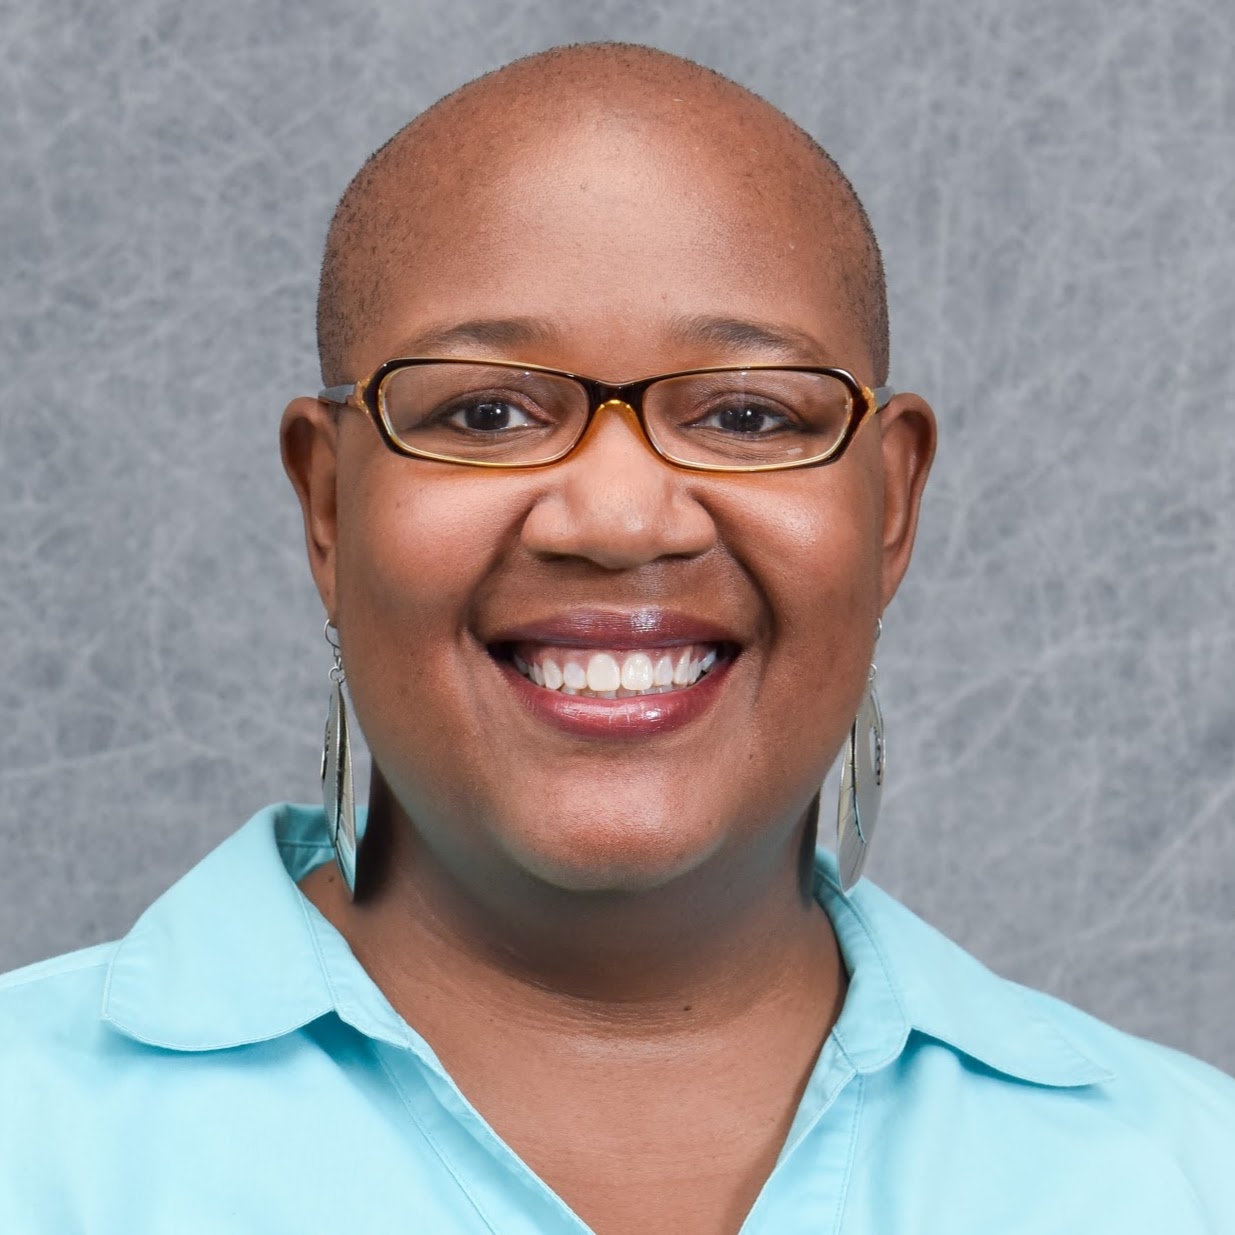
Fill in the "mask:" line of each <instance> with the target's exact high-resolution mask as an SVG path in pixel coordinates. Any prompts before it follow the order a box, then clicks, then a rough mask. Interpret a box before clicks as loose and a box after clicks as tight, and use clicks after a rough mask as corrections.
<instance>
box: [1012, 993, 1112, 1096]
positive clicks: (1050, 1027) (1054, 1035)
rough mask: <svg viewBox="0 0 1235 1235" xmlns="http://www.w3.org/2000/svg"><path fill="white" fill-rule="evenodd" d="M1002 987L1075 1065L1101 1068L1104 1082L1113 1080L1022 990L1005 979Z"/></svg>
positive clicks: (1104, 1066)
mask: <svg viewBox="0 0 1235 1235" xmlns="http://www.w3.org/2000/svg"><path fill="white" fill-rule="evenodd" d="M1001 980H1002V981H1003V983H1004V986H1005V987H1006V988H1008V989H1009V990H1010V993H1011V994H1012V995H1013V996H1014V997H1015V999H1016V1002H1017V1003H1018V1004H1019V1005H1020V1006H1021V1008H1023V1009H1024V1012H1025V1017H1026V1019H1027V1020H1028V1021H1030V1022H1031V1023H1032V1024H1033V1025H1034V1026H1035V1027H1036V1028H1038V1029H1040V1030H1042V1031H1044V1032H1045V1034H1046V1035H1047V1036H1048V1037H1049V1038H1050V1039H1051V1040H1052V1045H1055V1044H1058V1045H1061V1046H1062V1047H1063V1048H1064V1049H1065V1050H1066V1051H1067V1052H1068V1054H1069V1055H1071V1056H1072V1058H1073V1059H1074V1060H1076V1062H1077V1063H1080V1064H1083V1065H1085V1066H1087V1067H1090V1068H1101V1069H1102V1070H1103V1071H1104V1072H1105V1073H1106V1078H1105V1079H1106V1080H1113V1079H1114V1077H1115V1073H1114V1072H1112V1071H1111V1069H1110V1068H1108V1067H1106V1065H1105V1064H1102V1063H1099V1062H1098V1061H1097V1060H1096V1059H1092V1058H1090V1057H1089V1056H1088V1055H1086V1054H1085V1053H1084V1052H1083V1051H1081V1049H1080V1048H1079V1047H1077V1046H1074V1045H1073V1044H1072V1039H1071V1038H1070V1037H1068V1033H1067V1030H1065V1029H1063V1028H1062V1027H1060V1026H1059V1025H1057V1024H1055V1023H1054V1022H1053V1021H1052V1020H1050V1019H1048V1018H1047V1017H1046V1016H1045V1015H1044V1014H1043V1013H1041V1012H1039V1011H1038V1009H1037V1008H1036V1007H1035V1006H1034V1004H1033V1001H1032V1000H1031V999H1029V998H1027V997H1026V993H1025V991H1024V989H1023V988H1022V987H1021V986H1019V985H1018V984H1017V983H1015V982H1008V981H1007V980H1006V979H1001ZM1086 1083H1087V1084H1091V1085H1092V1084H1100V1083H1101V1081H1100V1080H1098V1081H1088V1082H1086Z"/></svg>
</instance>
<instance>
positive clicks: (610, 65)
mask: <svg viewBox="0 0 1235 1235" xmlns="http://www.w3.org/2000/svg"><path fill="white" fill-rule="evenodd" d="M597 149H600V150H604V151H610V152H612V158H611V159H610V160H609V161H608V162H607V164H606V166H605V168H604V169H603V173H602V175H601V176H599V177H597V176H595V175H594V173H595V171H596V167H595V159H594V157H593V156H594V152H595V151H596V150H597ZM584 150H586V151H589V152H591V154H584V155H581V154H580V151H584ZM649 162H655V163H657V164H658V165H659V166H660V168H661V170H655V169H654V170H653V171H652V172H651V173H649V172H648V171H647V167H646V165H647V164H648V163H649ZM636 163H639V164H641V166H640V167H638V168H636V167H635V166H634V165H635V164H636ZM664 168H670V169H674V170H675V171H676V170H680V171H681V172H682V174H681V175H680V176H678V177H677V180H678V183H677V184H675V185H674V186H673V188H674V191H676V192H677V193H678V194H679V196H681V195H683V185H685V190H686V192H687V193H689V195H690V196H692V197H693V198H696V199H697V201H698V203H699V206H700V208H701V209H702V210H705V211H706V210H707V209H709V208H711V207H712V206H713V205H715V204H716V203H718V202H723V201H725V200H732V199H733V197H734V195H735V194H736V195H737V196H740V197H742V198H743V200H745V201H746V202H747V203H748V204H749V205H751V206H753V207H754V209H755V214H754V215H753V216H751V212H750V211H748V212H747V215H748V220H747V224H746V235H735V234H734V233H733V231H732V229H730V231H729V232H728V233H727V243H728V244H729V246H730V250H731V251H732V252H733V254H734V258H735V260H738V259H739V257H741V258H742V259H743V260H745V252H744V250H745V249H746V248H747V247H753V248H757V242H758V241H759V239H760V236H759V234H758V233H762V232H763V231H764V230H766V229H764V228H763V227H762V226H761V224H760V221H759V214H758V212H760V211H763V212H766V214H767V216H768V217H769V218H771V217H772V216H775V217H776V218H777V219H778V220H780V221H781V230H782V231H783V232H784V234H785V235H786V236H789V237H790V238H789V239H788V240H787V241H785V243H787V244H788V247H789V249H791V250H793V251H794V252H799V251H800V253H801V260H803V261H808V262H813V263H814V264H815V266H816V267H817V269H818V279H819V295H820V296H821V297H832V298H836V297H838V296H839V297H840V298H841V299H842V300H843V302H844V305H845V309H846V312H847V313H849V314H850V315H851V316H852V317H853V319H854V321H855V322H856V323H857V325H858V327H859V329H860V332H861V335H862V337H863V338H864V339H865V341H866V345H867V350H868V359H869V362H870V364H871V366H872V369H873V374H874V378H875V380H876V381H878V382H882V381H883V380H885V379H886V373H887V367H888V321H887V299H886V291H885V285H884V275H883V265H882V261H881V259H880V255H879V248H878V245H877V243H876V241H875V236H874V233H873V231H872V230H871V226H870V223H869V220H868V219H867V216H866V212H865V211H864V209H863V208H862V205H861V203H860V201H859V200H858V198H857V195H856V194H855V193H854V191H853V188H852V186H851V185H850V184H849V181H848V180H847V179H846V178H845V176H844V175H843V173H842V172H841V171H840V169H839V168H838V167H837V165H836V164H835V162H833V160H832V159H831V157H830V156H829V155H828V154H827V153H826V152H825V151H824V150H823V149H822V148H821V147H820V146H819V145H818V144H817V143H816V142H815V141H814V140H813V139H812V138H811V137H810V136H809V135H808V134H807V133H806V132H804V131H803V130H802V129H801V128H799V127H798V126H797V125H796V124H794V123H793V122H792V121H791V120H789V119H788V118H787V117H786V116H785V115H784V114H783V113H781V112H779V111H777V110H776V109H775V108H774V107H772V106H771V105H770V104H769V103H767V102H766V101H764V100H763V99H760V98H759V97H758V96H756V95H754V94H752V93H751V92H750V91H748V90H745V89H744V88H742V87H741V86H738V85H736V84H735V83H734V82H732V81H730V80H729V79H728V78H725V77H723V76H721V75H720V74H718V73H715V72H713V71H712V70H710V69H706V68H703V67H701V66H699V65H697V64H694V63H693V62H691V61H689V60H684V59H682V58H680V57H677V56H672V55H669V54H668V53H665V52H661V51H657V50H654V49H651V48H646V47H639V46H632V45H626V44H587V45H581V46H574V47H564V48H555V49H552V50H550V51H546V52H542V53H539V54H537V55H534V56H529V57H526V58H525V59H522V60H517V61H515V62H514V63H512V64H509V65H507V66H506V67H504V68H502V69H499V70H497V71H495V72H493V73H489V74H487V75H486V76H484V77H481V78H478V79H477V80H476V81H473V82H470V83H468V84H467V85H465V86H463V87H461V88H460V89H458V90H456V91H454V92H453V93H452V94H449V95H447V96H446V97H445V98H443V99H442V100H440V101H439V102H438V103H436V104H434V106H433V107H431V108H429V109H428V110H427V111H425V112H424V113H422V114H421V115H420V116H418V117H417V118H416V119H414V120H412V121H411V122H410V123H409V124H407V125H406V126H405V127H404V128H402V129H401V130H400V131H399V132H398V133H396V134H395V136H394V137H392V138H391V139H390V141H388V142H387V143H386V144H385V145H384V146H382V147H381V148H380V149H379V150H378V151H377V152H376V153H374V154H373V155H372V156H370V158H369V159H368V160H367V162H366V163H365V165H364V166H363V167H362V168H361V170H360V171H359V173H358V174H357V175H356V177H355V179H353V181H352V182H351V184H350V185H349V186H348V188H347V190H346V192H345V193H344V195H343V198H342V200H341V201H340V203H339V206H338V209H337V210H336V212H335V215H334V218H333V220H332V221H331V225H330V230H329V233H328V237H327V242H326V252H325V256H324V259H323V263H322V274H321V284H320V288H319V293H318V306H317V330H318V350H319V355H320V359H321V366H322V375H323V378H324V380H325V381H326V382H327V383H328V384H335V383H338V382H343V381H351V380H355V379H356V378H358V377H361V376H363V374H362V373H360V372H357V371H355V362H354V356H355V354H356V352H357V349H358V348H359V347H360V346H361V345H362V343H363V341H364V339H365V338H366V337H367V335H368V334H369V332H370V331H371V330H372V328H373V326H374V323H375V322H376V321H379V320H380V319H381V317H382V315H383V314H385V313H387V312H388V311H389V308H390V305H391V302H392V298H394V297H396V296H397V295H398V289H399V288H400V287H401V286H402V287H406V286H407V285H408V282H409V281H410V280H415V279H416V271H417V268H418V265H421V264H423V263H426V262H431V261H432V260H433V259H434V254H435V250H440V248H441V247H442V246H448V247H449V246H465V247H473V248H476V249H477V250H478V251H483V249H484V247H485V246H486V245H490V244H495V243H506V244H510V243H517V240H518V237H517V236H514V235H511V234H509V233H510V231H511V227H510V221H509V219H501V218H497V217H495V215H494V212H492V211H486V210H485V207H484V202H485V200H486V199H487V198H491V197H492V196H493V195H494V194H495V193H496V194H498V195H500V194H501V188H500V185H501V183H502V181H503V178H504V177H505V178H507V181H509V180H510V179H511V178H514V177H518V178H519V179H520V180H522V181H524V182H526V183H532V184H534V183H535V181H536V178H537V177H544V178H551V179H554V180H558V179H568V178H570V177H572V176H573V177H576V178H577V179H578V180H579V188H580V189H581V190H582V191H584V192H592V193H594V194H595V196H596V200H597V203H598V207H603V199H604V195H605V194H606V192H607V191H609V189H608V188H607V186H613V188H614V189H620V186H622V185H623V183H624V182H626V181H628V180H630V181H632V182H638V183H640V184H641V185H643V186H645V187H644V190H643V191H647V187H646V186H648V185H649V184H650V185H651V186H652V187H653V190H655V188H656V186H659V185H661V184H663V183H666V182H667V180H668V179H669V176H668V175H667V174H666V173H665V171H664V170H663V169H664ZM785 220H788V221H789V223H788V224H787V225H786V223H785ZM503 227H504V228H505V229H506V233H507V234H505V235H502V234H499V233H501V231H502V229H503ZM799 235H800V241H799V239H795V238H793V237H797V236H799ZM748 238H749V240H750V241H751V246H747V244H746V240H747V239H748ZM799 243H800V249H799ZM740 251H742V252H740ZM578 256H579V255H577V254H574V255H571V254H565V255H564V257H566V258H577V257H578ZM667 275H668V276H669V277H671V272H667ZM651 291H652V289H649V293H651ZM625 376H630V375H625Z"/></svg>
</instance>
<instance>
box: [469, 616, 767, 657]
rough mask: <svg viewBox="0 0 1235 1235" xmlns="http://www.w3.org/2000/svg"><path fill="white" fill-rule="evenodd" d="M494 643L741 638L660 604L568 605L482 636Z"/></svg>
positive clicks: (670, 642)
mask: <svg viewBox="0 0 1235 1235" xmlns="http://www.w3.org/2000/svg"><path fill="white" fill-rule="evenodd" d="M485 642H486V643H488V644H495V643H546V644H555V645H558V646H560V647H575V648H612V649H614V650H615V651H616V650H619V649H626V648H649V647H673V646H674V645H683V644H689V643H735V644H741V642H742V640H741V639H740V638H739V637H738V635H737V634H735V632H734V631H733V630H732V628H728V627H725V626H722V625H721V624H719V623H718V622H716V621H715V620H713V619H711V618H704V617H699V616H697V615H695V614H691V613H686V612H683V611H681V610H676V609H665V608H661V607H660V606H659V605H643V606H640V607H639V608H636V609H569V610H565V611H561V612H558V613H553V614H548V615H546V616H544V617H540V618H535V619H532V620H530V621H526V622H519V623H517V624H514V625H510V626H503V627H502V628H501V629H500V630H496V631H494V633H493V634H492V635H489V636H487V637H486V639H485Z"/></svg>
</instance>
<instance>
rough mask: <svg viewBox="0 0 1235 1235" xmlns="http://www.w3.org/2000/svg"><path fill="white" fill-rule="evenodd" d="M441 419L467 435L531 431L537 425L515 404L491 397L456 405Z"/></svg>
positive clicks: (528, 414)
mask: <svg viewBox="0 0 1235 1235" xmlns="http://www.w3.org/2000/svg"><path fill="white" fill-rule="evenodd" d="M441 419H442V420H443V421H444V422H445V423H446V424H448V425H451V426H452V427H454V428H456V429H464V430H466V431H467V432H469V433H502V432H505V431H509V430H511V429H531V428H535V427H536V426H537V425H538V424H539V421H537V420H536V419H535V418H534V417H533V416H532V415H531V413H529V412H528V411H526V410H525V409H524V408H522V407H520V406H519V405H518V404H517V403H513V402H511V401H510V400H509V399H498V398H492V397H488V398H483V399H474V400H472V401H471V402H468V403H456V404H454V406H453V407H451V408H450V409H449V410H448V411H446V412H445V413H444V414H443V416H442V417H441Z"/></svg>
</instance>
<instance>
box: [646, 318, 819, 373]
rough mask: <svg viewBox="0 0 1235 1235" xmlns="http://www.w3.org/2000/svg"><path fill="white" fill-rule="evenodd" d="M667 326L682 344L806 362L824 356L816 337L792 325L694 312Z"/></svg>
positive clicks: (674, 320) (812, 361)
mask: <svg viewBox="0 0 1235 1235" xmlns="http://www.w3.org/2000/svg"><path fill="white" fill-rule="evenodd" d="M669 329H670V332H671V333H672V335H673V336H674V338H675V339H677V340H678V341H680V342H682V343H695V344H698V343H702V344H707V345H710V346H712V347H718V348H721V349H723V350H725V351H729V352H749V351H757V352H765V353H771V354H772V358H773V359H778V360H782V359H783V360H789V361H806V362H807V363H817V362H819V361H821V360H822V361H826V360H827V359H828V357H827V350H828V349H827V348H825V347H824V346H823V344H822V343H820V341H819V340H818V339H815V338H813V337H812V336H811V335H809V334H807V333H806V332H805V331H802V330H796V329H794V328H793V327H792V326H774V325H771V324H769V323H765V322H752V321H748V320H746V319H744V318H739V317H718V316H712V315H710V314H694V315H692V316H688V317H676V318H674V319H673V320H672V322H671V323H670V327H669Z"/></svg>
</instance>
